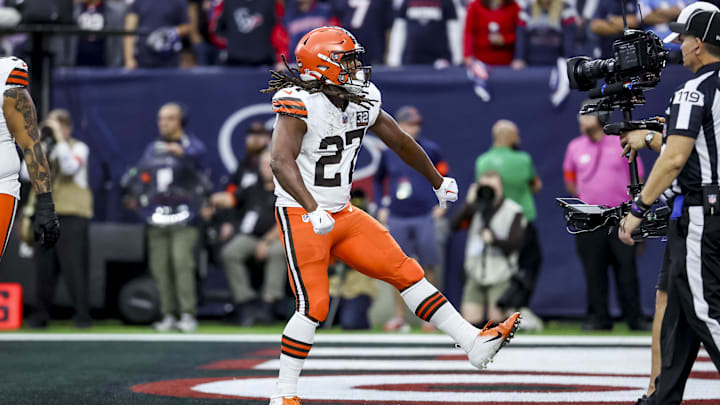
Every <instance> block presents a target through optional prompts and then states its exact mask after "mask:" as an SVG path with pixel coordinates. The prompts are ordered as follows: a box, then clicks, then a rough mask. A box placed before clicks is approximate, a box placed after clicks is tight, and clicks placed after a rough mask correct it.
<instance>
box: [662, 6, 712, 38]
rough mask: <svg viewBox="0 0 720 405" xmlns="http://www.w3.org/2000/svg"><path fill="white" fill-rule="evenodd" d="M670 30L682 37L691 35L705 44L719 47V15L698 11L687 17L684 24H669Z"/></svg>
mask: <svg viewBox="0 0 720 405" xmlns="http://www.w3.org/2000/svg"><path fill="white" fill-rule="evenodd" d="M669 26H670V30H671V31H673V32H677V33H678V34H682V35H693V36H696V37H698V38H700V40H701V41H702V42H704V43H706V44H712V45H716V46H720V13H718V12H717V11H699V12H696V13H693V14H692V15H691V16H690V17H688V19H687V21H686V22H684V23H681V22H674V23H670V24H669Z"/></svg>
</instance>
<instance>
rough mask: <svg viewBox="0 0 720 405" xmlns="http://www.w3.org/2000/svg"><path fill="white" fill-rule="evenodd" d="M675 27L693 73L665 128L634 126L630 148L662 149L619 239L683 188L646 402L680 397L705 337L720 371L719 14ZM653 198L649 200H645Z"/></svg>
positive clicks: (676, 202)
mask: <svg viewBox="0 0 720 405" xmlns="http://www.w3.org/2000/svg"><path fill="white" fill-rule="evenodd" d="M670 29H671V30H672V31H673V32H676V33H679V34H680V35H679V36H678V37H677V38H676V40H677V41H679V42H681V45H680V50H681V52H682V55H683V65H684V66H685V67H687V68H688V69H689V70H691V71H692V72H693V73H695V77H694V78H692V79H690V80H688V81H687V82H686V83H685V84H683V85H682V86H680V87H679V88H678V89H677V91H676V92H675V94H674V96H673V98H672V99H671V101H670V104H669V106H668V108H667V110H666V122H665V124H666V126H665V134H664V135H662V136H661V134H660V133H657V132H652V131H647V130H643V131H630V132H628V133H626V134H625V135H624V137H625V139H626V142H627V147H626V149H628V150H633V151H636V150H637V149H639V147H640V146H641V145H639V142H638V139H639V138H638V137H639V136H642V137H643V141H644V142H647V146H649V147H651V148H652V149H654V150H658V149H660V150H661V151H662V152H661V153H660V157H659V158H658V160H657V161H656V162H655V166H654V167H653V170H652V171H651V172H650V176H649V178H648V180H647V183H646V184H645V187H644V188H643V190H642V192H641V193H640V194H639V195H638V196H637V197H636V198H635V200H634V201H633V205H632V207H631V210H630V213H629V214H628V215H627V216H626V217H625V218H624V219H623V220H622V222H621V223H620V228H619V231H618V232H619V237H620V239H621V240H622V241H623V242H625V243H627V244H630V245H631V244H633V243H634V241H633V239H632V231H633V230H634V229H636V228H637V227H638V226H639V225H640V222H641V221H642V218H644V217H645V215H646V214H647V213H648V212H649V211H650V204H652V203H653V202H654V201H655V200H656V199H657V198H658V197H660V195H661V194H662V193H663V191H665V190H666V189H667V188H668V187H670V186H671V184H672V185H673V187H672V189H673V190H675V191H678V192H679V195H677V196H675V197H674V199H673V201H672V206H673V215H672V216H671V218H675V219H676V221H670V223H669V225H668V247H667V249H668V251H669V260H670V274H669V276H668V297H667V308H666V310H665V316H664V319H663V323H662V331H661V334H660V346H661V352H662V358H663V362H662V368H661V371H660V375H659V377H658V378H657V380H656V384H655V387H656V390H655V392H654V393H653V395H651V396H650V397H649V398H647V399H642V400H641V401H639V403H642V404H679V403H680V402H681V400H682V395H683V391H684V387H685V383H686V381H687V378H688V376H689V373H690V370H691V365H692V363H693V362H694V360H695V358H696V357H697V353H698V349H699V347H700V343H701V342H702V344H703V345H704V346H705V349H706V350H707V352H708V354H709V355H710V358H711V360H712V361H713V363H714V364H715V367H716V368H717V369H718V370H720V350H719V349H718V346H720V319H718V313H720V298H719V297H718V295H717V291H718V288H720V265H718V258H719V256H720V202H719V201H718V194H720V191H719V190H718V173H719V172H720V167H718V150H717V145H718V139H717V134H718V133H720V128H718V126H719V124H718V123H719V122H720V120H719V119H718V117H720V106H718V104H717V103H715V101H716V100H715V95H716V93H717V91H718V90H720V84H719V83H718V81H717V77H718V74H719V73H720V13H719V12H717V11H697V12H695V13H693V14H691V15H690V16H688V17H687V19H684V18H683V15H682V13H681V17H680V18H678V22H676V23H672V24H670ZM648 202H649V203H648Z"/></svg>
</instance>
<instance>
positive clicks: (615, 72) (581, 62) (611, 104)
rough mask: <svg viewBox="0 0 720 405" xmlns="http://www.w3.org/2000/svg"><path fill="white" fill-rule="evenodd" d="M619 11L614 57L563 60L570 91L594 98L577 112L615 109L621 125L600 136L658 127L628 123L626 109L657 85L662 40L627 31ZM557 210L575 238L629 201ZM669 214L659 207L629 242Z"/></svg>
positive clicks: (655, 233)
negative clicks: (600, 81)
mask: <svg viewBox="0 0 720 405" xmlns="http://www.w3.org/2000/svg"><path fill="white" fill-rule="evenodd" d="M621 4H622V7H623V22H624V26H625V29H624V33H623V36H622V38H620V39H618V40H616V41H615V42H613V50H614V57H612V58H609V59H597V60H591V59H590V58H588V57H584V56H580V57H575V58H571V59H569V60H568V62H567V64H568V69H567V72H568V79H569V80H570V88H572V89H576V90H580V91H587V92H589V94H588V95H589V97H590V98H591V99H593V100H597V101H595V102H593V103H591V104H586V105H585V106H583V108H582V110H581V111H580V113H581V114H591V113H605V114H608V115H609V114H610V113H611V112H613V111H615V110H621V111H622V113H623V121H622V122H617V123H611V124H607V125H605V126H604V127H603V130H604V131H605V133H606V134H609V135H621V134H622V133H623V132H626V131H630V130H634V129H648V130H654V131H658V132H661V131H662V127H663V124H662V123H661V122H660V121H658V120H641V121H633V119H632V110H633V109H634V108H635V107H636V106H638V105H642V104H645V96H644V95H643V91H644V90H650V89H652V88H654V87H655V86H657V84H658V83H659V82H660V73H661V71H662V69H663V68H664V67H665V64H666V61H667V59H668V55H669V53H668V51H667V50H666V49H665V48H663V46H662V41H661V40H660V38H659V37H658V36H657V35H655V33H653V32H652V31H648V32H643V31H640V30H632V29H629V28H628V26H627V20H626V16H625V3H624V1H622V0H621ZM598 79H604V80H605V84H603V85H602V86H600V87H597V80H598ZM628 165H629V169H630V184H629V185H628V190H629V194H630V195H632V196H633V198H634V197H635V196H637V195H639V193H640V191H641V190H642V187H643V184H642V183H640V176H639V175H638V166H637V163H636V161H635V159H633V160H632V161H629V162H628ZM556 201H557V202H558V203H559V204H560V205H561V206H562V207H563V209H564V213H565V219H566V221H567V229H568V232H570V233H573V234H576V233H582V232H592V231H595V230H598V229H600V228H602V227H605V226H614V225H617V224H619V222H620V220H621V219H622V218H623V217H624V216H625V215H626V214H627V213H628V212H629V211H630V204H631V203H630V201H626V202H624V203H622V204H620V205H618V206H616V207H607V206H601V205H589V204H586V203H585V202H583V201H581V200H578V199H567V198H556ZM669 214H670V210H669V208H668V206H667V205H664V204H660V205H658V206H656V207H654V209H652V210H651V212H650V213H649V214H648V215H647V216H646V217H645V218H644V219H643V221H642V223H641V224H640V226H639V227H638V229H636V230H635V232H633V239H636V240H641V239H645V238H648V237H660V236H663V235H665V232H666V229H667V218H668V217H669Z"/></svg>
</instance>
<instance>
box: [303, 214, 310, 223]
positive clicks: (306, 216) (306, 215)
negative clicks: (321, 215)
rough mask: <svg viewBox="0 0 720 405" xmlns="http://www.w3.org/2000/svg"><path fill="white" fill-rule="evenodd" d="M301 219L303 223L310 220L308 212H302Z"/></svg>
mask: <svg viewBox="0 0 720 405" xmlns="http://www.w3.org/2000/svg"><path fill="white" fill-rule="evenodd" d="M302 221H303V222H305V223H308V222H310V217H309V216H308V214H303V216H302Z"/></svg>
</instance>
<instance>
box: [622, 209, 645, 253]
mask: <svg viewBox="0 0 720 405" xmlns="http://www.w3.org/2000/svg"><path fill="white" fill-rule="evenodd" d="M640 222H642V218H638V217H636V216H634V215H632V214H627V215H625V218H623V219H622V221H620V226H618V237H619V238H620V240H621V241H622V242H623V243H624V244H626V245H629V246H632V245H634V244H635V241H634V240H633V238H632V232H633V231H634V230H635V229H636V228H637V227H638V226H640Z"/></svg>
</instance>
